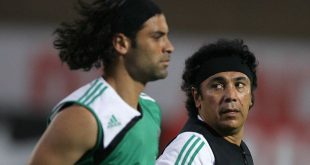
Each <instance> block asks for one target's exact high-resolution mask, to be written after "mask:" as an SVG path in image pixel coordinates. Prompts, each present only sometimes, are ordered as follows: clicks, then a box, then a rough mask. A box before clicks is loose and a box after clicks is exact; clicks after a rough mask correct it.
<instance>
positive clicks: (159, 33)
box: [151, 31, 166, 36]
mask: <svg viewBox="0 0 310 165" xmlns="http://www.w3.org/2000/svg"><path fill="white" fill-rule="evenodd" d="M151 34H152V35H159V36H164V35H165V34H166V33H165V32H162V31H155V32H152V33H151Z"/></svg>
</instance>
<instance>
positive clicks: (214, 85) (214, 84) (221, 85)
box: [211, 83, 224, 90]
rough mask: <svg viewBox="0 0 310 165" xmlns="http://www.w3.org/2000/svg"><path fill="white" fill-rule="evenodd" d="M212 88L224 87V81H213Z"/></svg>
mask: <svg viewBox="0 0 310 165" xmlns="http://www.w3.org/2000/svg"><path fill="white" fill-rule="evenodd" d="M211 88H212V89H215V90H219V89H223V88H224V84H222V83H213V84H212V85H211Z"/></svg>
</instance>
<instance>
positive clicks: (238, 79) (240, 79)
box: [210, 76, 247, 82]
mask: <svg viewBox="0 0 310 165" xmlns="http://www.w3.org/2000/svg"><path fill="white" fill-rule="evenodd" d="M233 80H234V81H246V80H247V78H246V77H245V76H239V77H236V78H234V79H233ZM210 81H211V82H214V81H218V82H225V81H226V79H225V78H224V77H220V76H219V77H214V78H212V79H211V80H210Z"/></svg>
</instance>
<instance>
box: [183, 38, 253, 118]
mask: <svg viewBox="0 0 310 165" xmlns="http://www.w3.org/2000/svg"><path fill="white" fill-rule="evenodd" d="M226 56H238V57H240V58H241V59H242V60H243V61H244V63H245V64H246V65H247V66H248V67H249V68H250V70H251V72H252V74H253V81H252V82H251V94H252V103H253V104H254V99H255V98H254V90H255V89H256V88H257V76H256V67H257V65H258V62H257V60H256V57H255V56H254V54H253V53H252V52H250V51H249V48H248V46H247V45H245V44H244V42H243V40H241V39H234V40H227V39H220V40H218V41H217V42H215V43H212V44H208V45H204V46H202V47H201V48H200V49H199V50H198V51H197V52H195V53H194V54H193V55H192V56H191V57H189V58H188V59H186V61H185V68H184V71H183V75H182V79H183V82H182V85H181V89H182V90H183V91H184V92H185V94H186V97H187V100H186V103H185V104H186V109H187V111H188V114H189V116H190V117H197V115H198V110H197V108H196V106H195V101H194V98H193V96H192V91H191V90H192V87H194V88H196V89H198V92H199V93H200V92H201V91H200V84H197V82H196V80H197V76H198V75H197V73H198V72H199V68H200V67H199V66H201V65H202V64H203V63H205V62H206V61H208V60H210V59H214V58H218V57H226ZM253 104H252V106H253Z"/></svg>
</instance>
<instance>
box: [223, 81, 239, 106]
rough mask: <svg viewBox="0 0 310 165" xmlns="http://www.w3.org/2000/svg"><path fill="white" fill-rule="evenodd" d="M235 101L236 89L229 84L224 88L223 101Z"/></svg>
mask: <svg viewBox="0 0 310 165" xmlns="http://www.w3.org/2000/svg"><path fill="white" fill-rule="evenodd" d="M236 101H237V91H236V88H234V86H232V85H229V86H227V87H226V89H225V93H224V102H236Z"/></svg>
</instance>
